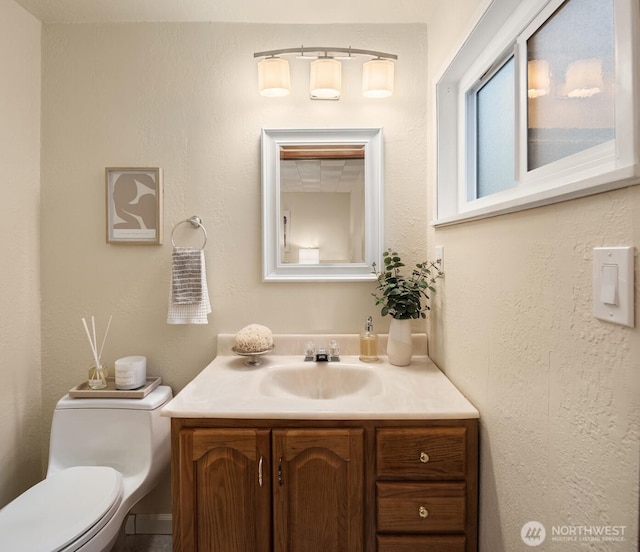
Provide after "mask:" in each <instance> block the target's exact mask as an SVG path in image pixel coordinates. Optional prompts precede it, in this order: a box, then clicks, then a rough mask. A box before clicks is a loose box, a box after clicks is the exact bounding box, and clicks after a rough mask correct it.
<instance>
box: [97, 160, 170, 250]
mask: <svg viewBox="0 0 640 552" xmlns="http://www.w3.org/2000/svg"><path fill="white" fill-rule="evenodd" d="M105 178H106V193H107V243H124V244H155V245H159V244H161V243H162V170H161V169H160V168H158V167H151V168H116V167H107V168H106V169H105Z"/></svg>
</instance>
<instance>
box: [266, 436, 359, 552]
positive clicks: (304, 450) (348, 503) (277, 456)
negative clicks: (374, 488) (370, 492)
mask: <svg viewBox="0 0 640 552" xmlns="http://www.w3.org/2000/svg"><path fill="white" fill-rule="evenodd" d="M363 435H364V432H363V430H362V429H304V430H303V429H300V430H298V429H284V430H274V431H273V475H272V479H273V505H274V509H273V514H274V515H273V519H274V551H275V552H318V551H322V552H361V551H362V550H363V519H364V503H363V501H364V496H363V477H364V463H363V451H364V449H363V446H364V437H363Z"/></svg>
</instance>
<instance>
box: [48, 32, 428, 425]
mask: <svg viewBox="0 0 640 552" xmlns="http://www.w3.org/2000/svg"><path fill="white" fill-rule="evenodd" d="M302 43H305V44H311V43H315V44H318V43H319V44H330V45H345V46H347V45H349V44H351V45H353V46H354V47H356V46H357V47H361V48H371V49H376V50H381V51H387V52H393V53H396V54H398V55H399V61H398V64H397V68H396V93H395V94H394V96H393V97H392V98H390V99H388V100H384V101H375V100H369V99H364V98H363V97H362V94H361V91H360V86H361V85H360V78H361V71H360V68H359V67H358V65H359V64H360V63H361V61H354V62H353V63H352V64H347V63H345V68H344V74H343V81H344V82H343V89H344V92H343V97H342V98H341V100H340V101H338V102H321V101H310V100H309V99H308V65H307V63H306V62H301V61H295V60H292V62H291V66H292V87H293V91H292V94H291V95H290V96H289V97H286V98H276V99H269V98H263V97H261V96H259V94H258V92H257V71H256V63H255V61H254V59H253V52H255V51H260V50H265V49H270V48H278V47H291V46H294V45H297V44H302ZM426 75H427V67H426V26H425V25H413V24H410V25H332V26H300V25H291V26H284V25H276V26H269V25H250V24H106V25H89V24H87V25H83V24H81V25H47V26H45V27H44V31H43V108H42V109H43V114H42V133H43V134H42V142H43V147H42V150H43V154H42V155H43V157H42V228H43V238H42V240H43V241H42V267H43V285H42V296H43V304H42V316H43V323H42V340H43V366H42V377H43V409H44V418H45V423H48V422H49V420H50V416H51V412H52V410H53V408H54V405H55V401H56V400H57V399H58V398H59V397H60V396H61V395H62V394H64V393H65V392H66V391H67V390H68V389H69V388H70V387H72V386H74V385H76V384H77V383H79V382H80V381H82V379H83V378H85V377H86V367H87V365H88V362H89V359H90V350H89V347H88V345H87V341H86V338H85V336H84V331H83V328H82V325H81V321H80V319H81V317H82V316H85V315H91V314H94V315H96V317H97V318H98V321H99V325H100V326H101V327H104V324H105V323H106V320H107V319H108V316H109V315H110V314H113V323H112V326H111V332H110V337H109V341H108V343H107V345H106V347H105V352H104V357H105V359H106V360H107V361H108V362H109V363H111V364H112V363H113V361H114V360H115V359H117V358H119V357H122V356H126V355H131V354H143V355H146V356H147V358H148V363H149V372H150V373H153V374H157V375H161V376H162V377H163V380H164V381H165V382H166V383H168V384H169V385H171V386H172V387H173V389H174V391H179V390H180V389H181V388H182V387H183V386H184V385H185V384H186V383H187V382H188V381H189V380H191V379H192V378H193V377H194V376H195V375H196V374H197V373H198V372H199V371H200V370H201V369H202V368H203V367H204V366H205V365H206V364H207V363H208V362H209V361H211V360H212V359H213V358H214V356H215V354H216V345H215V337H216V335H217V334H218V333H220V332H230V333H234V332H235V331H237V330H238V329H240V328H241V327H243V326H244V325H246V324H249V323H251V322H258V323H262V324H266V325H268V326H270V327H271V328H272V329H273V331H274V332H280V333H282V332H291V331H294V332H303V333H304V332H308V333H320V332H327V331H331V332H343V333H354V332H358V331H360V329H361V327H362V325H363V323H364V320H365V317H366V316H367V315H369V314H375V313H376V312H377V308H376V307H375V305H374V300H373V298H372V297H371V295H370V294H371V292H372V291H373V288H374V286H373V284H372V283H327V284H304V283H297V284H279V283H270V284H264V283H262V282H261V268H260V263H261V250H260V243H261V242H260V239H261V238H260V236H261V231H260V225H261V215H260V213H261V206H260V198H261V195H260V130H261V128H262V127H271V128H277V127H294V128H307V127H377V126H380V127H383V128H384V140H385V142H384V148H385V160H384V161H385V177H386V182H385V185H386V191H385V210H386V221H387V222H386V227H385V232H386V242H387V244H389V245H392V246H394V247H396V248H397V249H398V250H399V251H401V252H403V253H404V254H405V256H406V258H407V260H409V261H415V262H417V261H419V260H421V259H422V257H423V256H424V254H425V251H426V236H425V232H424V224H425V220H426V188H425V185H424V174H425V170H426V149H427V148H426V125H425V123H426V102H425V93H426ZM108 166H160V167H162V169H163V170H164V192H165V208H164V230H165V236H166V238H165V243H164V245H162V246H127V245H107V244H106V243H105V229H104V226H105V222H104V209H105V207H104V202H105V199H104V174H103V173H104V168H105V167H108ZM194 214H197V215H199V216H201V217H202V220H203V224H204V225H205V227H206V228H207V231H208V233H209V241H208V244H207V248H206V262H207V271H208V282H209V291H210V296H211V302H212V307H213V313H212V314H211V315H210V316H209V325H206V326H169V325H167V324H166V314H167V296H168V290H169V278H170V266H169V262H170V254H171V243H170V239H169V236H170V234H171V230H172V228H173V226H174V224H176V223H177V222H178V221H180V220H183V219H185V218H186V217H189V216H191V215H194ZM186 229H187V232H186V234H190V235H192V236H193V237H194V238H197V239H199V238H200V236H199V235H198V233H197V232H194V231H190V230H189V228H188V227H187V228H186ZM376 318H377V317H376ZM376 322H378V324H377V327H378V330H379V331H383V330H385V328H386V327H387V326H386V324H388V320H385V321H384V322H383V321H381V320H380V319H376ZM416 327H417V328H418V329H421V330H423V331H424V326H423V325H417V326H416ZM385 331H386V330H385Z"/></svg>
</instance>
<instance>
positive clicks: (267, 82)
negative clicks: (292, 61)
mask: <svg viewBox="0 0 640 552" xmlns="http://www.w3.org/2000/svg"><path fill="white" fill-rule="evenodd" d="M258 90H259V91H260V94H261V95H262V96H269V97H277V96H286V95H287V94H289V92H290V90H291V81H290V77H289V62H288V61H287V60H286V59H282V58H279V57H275V56H271V57H267V58H264V59H263V60H262V61H260V62H259V63H258Z"/></svg>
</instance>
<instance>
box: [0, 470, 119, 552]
mask: <svg viewBox="0 0 640 552" xmlns="http://www.w3.org/2000/svg"><path fill="white" fill-rule="evenodd" d="M121 498H122V474H121V473H120V472H119V471H116V470H114V469H113V468H108V467H105V466H78V467H73V468H68V469H66V470H62V471H61V472H58V473H56V474H55V475H52V476H51V477H48V478H47V479H45V480H43V481H41V482H40V483H38V484H37V485H35V486H34V487H31V488H30V489H29V490H27V491H25V492H24V493H23V494H21V495H20V496H19V497H18V498H16V499H15V500H14V501H13V502H10V503H9V504H8V505H7V506H5V507H4V508H3V509H2V510H0V550H29V551H33V552H36V551H40V550H41V551H43V552H44V551H46V552H55V551H58V550H62V549H63V548H65V547H66V546H68V545H69V544H71V543H72V542H74V541H75V540H78V539H79V538H80V537H81V536H82V535H83V534H84V533H86V532H87V531H90V530H91V529H92V528H95V531H96V532H97V531H98V530H99V529H100V528H102V527H103V526H104V523H106V521H105V522H104V523H99V522H100V520H101V519H102V518H103V517H104V516H105V515H106V514H109V517H110V516H111V515H113V512H114V511H115V510H116V508H114V505H117V503H119V502H120V500H121Z"/></svg>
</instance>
